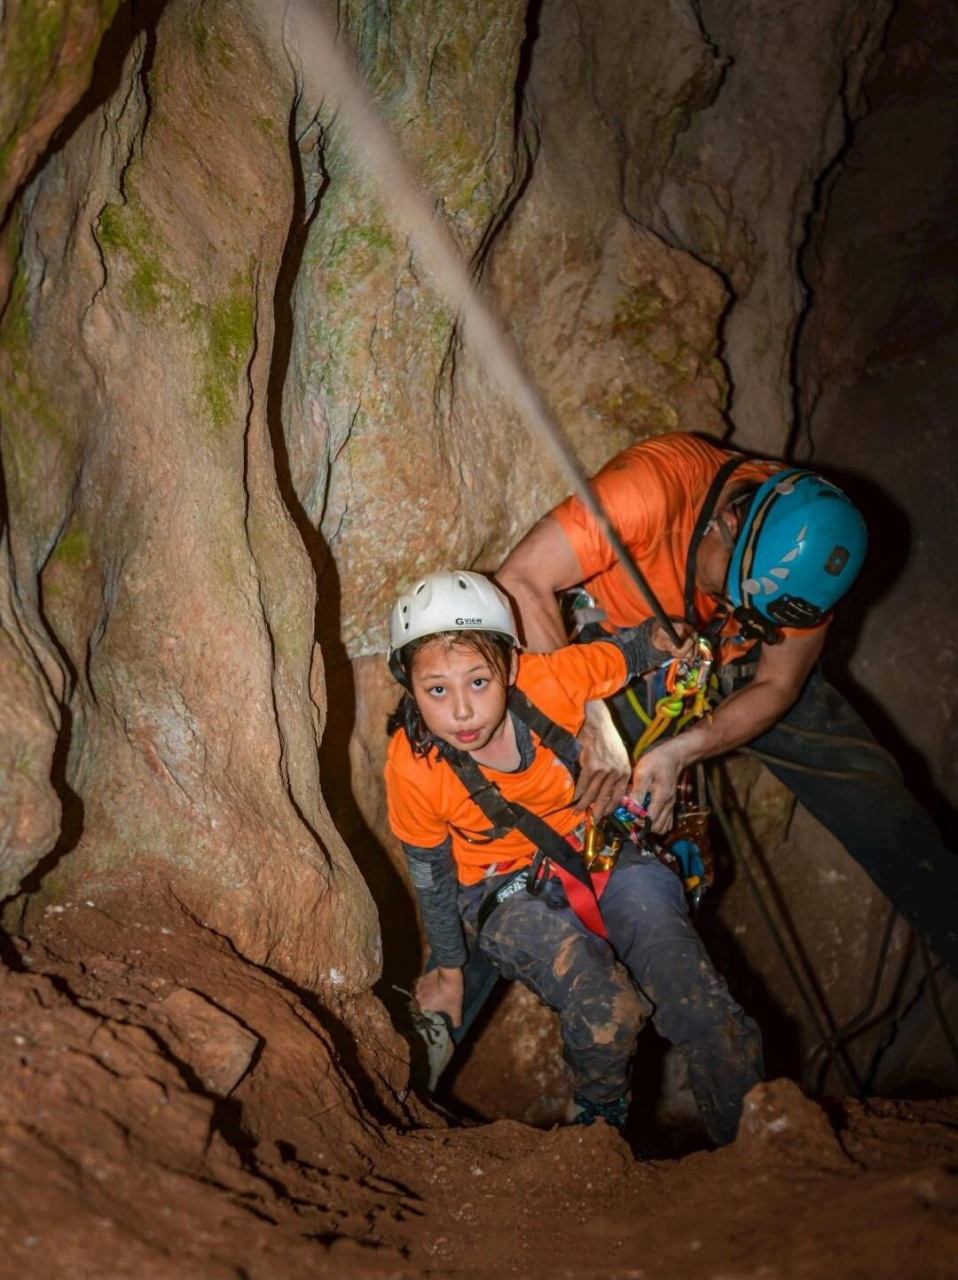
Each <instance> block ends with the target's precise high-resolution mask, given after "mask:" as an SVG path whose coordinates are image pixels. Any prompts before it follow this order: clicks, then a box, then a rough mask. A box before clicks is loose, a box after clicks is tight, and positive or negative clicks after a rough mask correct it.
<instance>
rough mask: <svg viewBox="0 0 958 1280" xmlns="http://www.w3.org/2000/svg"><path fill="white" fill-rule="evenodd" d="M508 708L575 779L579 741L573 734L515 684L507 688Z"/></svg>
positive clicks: (577, 766) (577, 767)
mask: <svg viewBox="0 0 958 1280" xmlns="http://www.w3.org/2000/svg"><path fill="white" fill-rule="evenodd" d="M509 710H510V711H513V712H515V714H516V715H517V716H518V717H519V719H520V720H521V721H522V723H523V724H524V725H525V726H526V728H528V729H531V730H532V732H533V733H534V734H536V735H537V736H538V738H539V741H540V742H541V743H542V745H543V746H544V747H548V748H549V750H550V751H551V752H552V753H553V755H556V756H558V757H559V759H560V760H561V761H562V763H563V764H564V765H565V767H566V768H567V769H568V770H569V772H570V773H571V774H572V777H573V779H575V777H576V774H577V773H578V769H579V751H580V747H579V743H578V740H577V739H576V738H575V736H574V735H573V734H571V733H569V731H568V730H567V729H563V728H562V726H561V725H558V724H556V722H555V721H554V720H550V719H549V717H548V716H547V715H546V713H545V712H544V711H540V710H539V708H538V707H537V706H536V705H535V703H534V702H532V701H530V699H529V698H528V697H527V696H526V695H525V694H524V693H523V692H522V690H521V689H519V688H517V687H516V686H515V685H513V687H512V688H511V689H510V690H509Z"/></svg>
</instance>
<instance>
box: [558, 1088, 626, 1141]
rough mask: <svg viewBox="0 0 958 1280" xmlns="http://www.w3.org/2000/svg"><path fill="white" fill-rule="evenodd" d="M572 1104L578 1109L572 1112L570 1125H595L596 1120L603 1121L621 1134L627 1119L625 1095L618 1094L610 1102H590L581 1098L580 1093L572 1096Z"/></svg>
mask: <svg viewBox="0 0 958 1280" xmlns="http://www.w3.org/2000/svg"><path fill="white" fill-rule="evenodd" d="M572 1103H573V1106H574V1107H577V1108H578V1110H576V1111H574V1112H573V1115H572V1124H595V1122H596V1120H604V1121H605V1122H606V1124H607V1125H610V1126H611V1127H612V1128H613V1129H617V1130H618V1131H619V1133H621V1132H622V1130H623V1129H624V1128H625V1122H626V1120H628V1118H629V1095H628V1094H627V1093H623V1094H620V1095H619V1097H618V1098H613V1099H612V1101H611V1102H592V1101H591V1099H589V1098H583V1096H582V1094H581V1093H577V1094H575V1095H574V1096H573V1099H572Z"/></svg>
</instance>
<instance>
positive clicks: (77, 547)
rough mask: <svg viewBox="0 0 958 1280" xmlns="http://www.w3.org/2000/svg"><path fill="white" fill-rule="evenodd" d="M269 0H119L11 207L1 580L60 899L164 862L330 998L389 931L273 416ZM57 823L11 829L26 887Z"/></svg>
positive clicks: (357, 987)
mask: <svg viewBox="0 0 958 1280" xmlns="http://www.w3.org/2000/svg"><path fill="white" fill-rule="evenodd" d="M263 12H264V11H262V10H261V9H260V8H259V7H257V6H254V5H246V6H243V5H240V6H237V5H225V4H224V5H217V4H192V3H183V4H176V3H173V4H169V5H167V6H152V7H150V6H146V7H140V6H137V7H128V8H126V9H124V10H123V12H122V13H121V15H120V16H119V17H118V18H117V20H116V22H115V23H114V25H113V27H112V28H111V29H110V32H109V35H108V38H107V40H106V41H105V42H104V44H103V46H102V48H101V49H100V54H99V60H98V62H97V64H96V67H95V69H94V72H93V82H94V88H93V91H92V93H93V97H92V99H91V100H90V101H89V109H88V110H85V111H83V112H82V113H77V115H76V116H75V117H73V118H71V119H70V121H69V122H68V124H67V126H65V127H64V129H63V131H62V133H61V135H60V136H59V137H58V140H57V145H56V146H55V147H54V149H53V150H52V152H51V153H50V154H49V155H48V156H47V158H46V160H45V162H44V164H43V165H42V167H41V168H40V170H39V171H38V173H37V175H36V176H35V177H34V179H33V181H32V182H31V183H30V185H29V186H28V187H27V188H26V189H25V190H24V191H23V193H22V196H21V199H20V201H19V202H18V205H17V207H16V208H15V210H14V211H13V214H12V216H11V217H10V218H9V220H8V223H7V228H6V234H7V240H6V246H7V252H8V254H9V256H10V258H11V260H12V261H13V262H14V263H15V272H14V276H13V283H12V287H11V293H10V301H9V303H8V305H7V307H6V309H5V312H4V315H3V329H2V342H3V359H4V373H5V377H4V388H3V399H2V408H0V413H2V421H3V428H2V430H3V437H2V447H3V467H4V479H5V488H6V504H7V511H8V517H9V518H8V521H7V522H6V528H5V538H6V547H7V548H8V555H7V559H6V586H7V593H8V594H7V600H8V602H9V603H8V608H9V610H10V614H11V615H12V616H13V617H14V618H15V619H16V622H17V624H18V626H17V631H16V632H15V633H14V634H16V635H18V636H19V638H20V649H19V656H20V660H21V662H22V663H23V665H24V667H25V668H26V671H27V672H28V673H29V675H31V676H32V678H33V680H34V683H35V685H36V686H38V687H40V688H44V687H45V689H46V690H47V691H48V697H47V705H46V710H47V723H46V729H47V732H46V758H44V753H43V751H42V749H41V747H40V741H37V742H36V744H35V746H36V750H35V754H34V755H33V756H32V757H30V756H29V755H25V754H24V753H23V752H21V753H20V754H19V755H15V757H14V766H13V767H14V768H15V769H19V772H20V774H21V775H23V774H24V773H29V771H30V769H31V768H32V769H34V770H35V771H36V774H37V775H38V776H42V771H43V770H44V768H45V767H48V766H47V761H48V760H49V753H50V750H51V747H53V750H55V751H56V752H58V753H59V757H58V765H59V768H60V770H61V777H60V779H59V782H60V795H61V798H62V799H64V802H65V805H66V807H67V809H68V810H69V812H68V813H67V814H66V817H65V821H64V823H63V827H62V835H61V844H60V848H59V849H58V850H56V852H55V857H54V859H53V860H52V861H54V862H55V865H51V866H50V867H49V869H48V871H47V874H46V876H45V877H44V880H43V887H42V891H41V898H42V899H43V900H62V899H64V898H66V897H69V896H71V895H76V894H80V893H83V894H89V895H90V896H95V895H96V893H97V892H100V891H102V892H103V893H105V894H108V895H110V896H115V895H120V896H122V895H123V893H125V892H128V891H129V886H130V885H131V884H132V883H135V878H136V877H138V876H139V875H140V874H141V873H142V870H143V868H144V867H145V866H148V865H149V864H154V865H156V864H158V865H159V866H160V867H161V868H162V875H163V876H164V878H165V880H166V881H167V882H168V884H169V886H170V890H171V892H172V893H173V894H175V895H176V896H177V897H178V898H179V899H180V900H182V901H183V902H185V904H186V905H187V906H188V908H189V909H190V911H191V912H192V913H194V914H195V915H196V917H197V918H199V919H201V920H202V921H203V922H204V923H206V924H208V925H209V926H210V927H212V928H214V929H216V930H217V931H218V932H222V933H224V934H226V935H227V936H228V937H230V938H231V939H232V940H233V942H234V944H235V945H236V946H237V947H238V948H239V949H240V950H241V951H243V952H244V953H245V954H247V955H248V956H249V957H250V958H252V959H254V960H256V961H257V962H259V963H263V964H267V965H269V966H271V967H274V968H276V969H278V970H280V971H282V972H284V973H286V974H287V975H288V976H289V977H291V978H294V979H295V980H296V981H298V982H300V983H301V984H303V985H304V986H307V987H310V988H313V989H325V990H326V991H328V992H329V993H330V995H331V996H337V995H344V994H348V993H349V992H359V991H363V990H364V989H365V988H366V987H367V986H368V984H369V982H370V981H371V980H372V978H373V976H374V975H375V973H376V971H377V967H378V963H379V958H378V955H377V947H378V942H377V939H378V933H377V921H376V913H375V909H374V907H373V905H372V902H371V899H370V898H369V896H368V893H367V892H366V890H365V886H364V884H363V882H362V881H361V879H360V877H359V876H358V874H357V872H356V870H355V867H354V864H353V863H352V860H351V859H350V858H349V855H348V853H347V851H346V849H345V846H344V845H343V843H342V841H341V839H340V838H339V836H338V834H337V832H336V831H335V828H334V827H333V825H332V823H331V822H330V820H329V817H328V815H327V812H326V808H325V805H324V802H323V798H322V794H321V791H320V785H319V773H318V768H317V755H316V753H317V744H318V740H319V734H320V718H321V713H322V709H323V706H324V699H323V695H322V685H323V674H322V662H321V657H320V654H319V651H318V648H317V647H316V645H315V637H314V632H313V616H314V598H315V596H314V585H313V573H312V569H311V566H310V562H309V557H308V554H307V552H306V549H305V547H304V544H303V541H302V539H301V537H300V536H299V534H298V533H297V531H296V529H295V526H294V524H293V521H292V519H291V516H290V514H289V512H288V510H287V509H286V507H285V505H284V502H283V500H282V497H281V494H280V491H279V486H278V482H277V465H276V459H275V455H274V448H273V444H272V441H271V436H270V426H269V421H268V414H269V410H268V405H267V388H268V379H269V370H270V360H271V351H272V343H273V332H274V313H273V308H274V295H275V291H276V280H277V275H278V271H279V268H280V264H281V259H282V253H283V248H284V244H285V240H286V235H287V230H288V224H289V220H290V218H291V215H292V206H293V184H292V179H291V172H290V155H289V147H288V144H287V124H288V121H289V118H290V114H291V112H292V110H293V103H294V100H295V94H296V83H295V75H294V70H293V66H292V63H291V61H290V57H289V56H288V54H287V53H286V50H285V47H284V44H283V38H282V35H283V33H282V29H281V27H280V26H279V25H278V24H276V23H274V22H272V20H271V21H270V22H269V23H268V24H267V23H265V22H264V19H263V16H262V14H263ZM277 12H278V11H277ZM238 104H239V105H238ZM21 669H22V668H21ZM27 678H28V676H27V675H24V676H23V679H27ZM50 703H55V704H56V711H55V712H51V711H50V707H49V704H50ZM57 720H58V721H59V724H58V725H56V728H55V722H56V721H57ZM54 732H57V733H58V737H57V740H56V744H55V746H53V744H52V742H51V740H52V738H53V736H54ZM41 741H42V740H41ZM13 745H14V751H16V747H17V744H16V743H15V742H14V744H13ZM7 749H8V747H7V744H6V743H5V751H6V750H7ZM18 785H19V784H18ZM48 821H49V822H50V823H51V825H52V818H49V819H48ZM50 843H52V842H48V845H47V849H44V848H43V847H42V845H41V844H40V842H39V841H38V840H37V839H36V838H34V839H32V840H31V841H29V842H27V843H26V844H25V845H21V846H19V847H17V846H16V845H13V846H12V847H9V846H8V859H9V865H10V868H11V878H10V881H9V882H8V883H7V885H6V889H7V892H9V891H10V890H12V889H13V888H15V887H16V883H17V880H18V879H19V878H20V877H21V876H22V875H23V874H24V873H25V872H27V871H29V870H30V867H31V866H32V864H33V863H35V862H36V858H37V855H38V854H40V853H46V852H47V851H48V849H49V844H50ZM292 885H294V886H295V892H293V893H291V892H290V886H292Z"/></svg>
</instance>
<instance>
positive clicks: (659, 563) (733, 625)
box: [552, 432, 828, 663]
mask: <svg viewBox="0 0 958 1280" xmlns="http://www.w3.org/2000/svg"><path fill="white" fill-rule="evenodd" d="M730 457H732V454H731V453H729V452H727V451H726V450H725V449H719V448H718V447H717V446H716V445H714V444H710V443H709V442H708V441H706V440H701V439H699V438H698V437H697V436H690V435H684V434H682V433H679V432H676V433H674V434H670V435H664V436H656V437H654V438H653V439H650V440H643V441H641V442H640V443H639V444H634V445H632V446H631V447H630V448H628V449H624V450H623V451H622V452H621V453H619V454H616V456H615V457H614V458H612V459H611V460H610V461H609V462H607V463H606V465H605V466H604V467H603V468H602V470H601V471H600V472H599V473H598V474H597V475H596V476H594V477H593V479H592V481H591V485H592V488H593V489H594V490H595V493H596V496H597V497H598V499H599V501H600V502H601V504H602V507H603V509H604V511H605V512H606V514H607V515H608V517H609V519H610V520H611V522H612V526H613V528H614V529H615V530H616V532H617V533H618V535H619V537H620V538H621V540H622V542H623V543H624V544H625V546H626V547H627V548H628V550H629V552H630V553H631V555H632V558H633V559H634V560H635V562H636V564H637V565H638V566H639V568H640V569H641V571H642V573H643V575H644V577H645V579H646V581H647V582H648V584H649V586H650V587H651V588H652V590H653V592H654V593H655V595H656V597H657V598H658V600H659V601H660V602H661V604H662V607H663V609H664V610H665V612H666V613H667V614H668V615H669V616H670V617H672V618H682V617H684V616H685V562H686V559H687V557H688V553H689V543H690V542H691V539H692V533H693V531H694V529H695V523H696V521H697V520H698V516H699V512H700V511H701V509H702V504H703V502H704V501H705V497H706V494H707V493H708V490H709V485H710V484H711V483H712V481H713V480H714V479H715V476H716V474H717V473H718V470H719V468H720V467H721V466H722V464H723V463H724V462H725V461H726V460H727V459H728V458H730ZM781 469H782V464H781V463H777V462H762V461H749V462H744V463H743V464H742V465H741V466H740V467H739V468H738V469H737V470H736V471H735V472H734V473H733V476H732V477H731V478H732V480H755V481H758V482H759V483H762V482H763V481H765V480H767V479H768V477H769V476H770V475H773V474H774V473H775V472H776V471H780V470H781ZM552 515H553V517H554V518H555V519H556V520H557V521H558V523H559V527H560V528H561V529H562V531H563V532H564V533H565V535H566V537H567V538H568V539H569V541H570V542H571V544H572V548H573V550H574V551H575V553H576V556H577V557H578V560H579V564H580V566H581V568H582V575H583V578H582V580H583V583H584V585H585V586H586V587H587V588H588V590H589V592H590V593H591V594H592V595H593V596H594V597H595V599H596V600H597V601H598V603H599V604H600V605H601V607H602V608H603V609H604V610H605V613H606V617H607V618H608V620H609V622H610V623H612V625H613V626H615V627H636V626H638V625H639V623H641V622H644V621H645V619H646V618H649V617H651V616H652V610H651V609H650V607H649V605H648V604H647V603H646V601H645V599H644V598H643V597H642V596H641V594H640V593H639V591H638V588H637V587H635V586H634V585H633V583H632V580H631V578H630V577H629V576H628V574H627V573H626V572H625V570H624V569H623V568H622V567H621V566H620V565H619V562H618V560H617V558H616V555H615V552H614V551H613V550H612V548H611V547H610V546H609V544H608V542H606V540H605V538H604V537H603V535H602V532H601V530H600V529H599V526H598V525H597V524H596V522H595V520H594V519H593V517H592V516H591V515H590V514H589V512H588V511H586V509H585V508H584V507H583V505H582V503H581V502H580V501H579V499H578V498H576V497H574V496H573V497H570V498H566V500H565V502H562V503H560V504H559V506H557V507H556V508H554V510H553V511H552ZM694 606H695V617H696V622H697V624H698V626H699V628H703V629H704V628H705V627H707V626H708V624H709V623H710V622H711V621H712V619H713V618H714V617H715V614H716V612H717V610H718V608H719V604H718V601H716V600H714V599H712V597H711V596H708V595H706V594H705V593H704V592H703V591H700V590H699V589H698V588H696V589H695V595H694ZM827 625H828V623H827V622H824V623H822V624H821V626H822V627H825V626H827ZM779 629H780V631H781V632H782V634H783V635H785V636H790V635H799V634H801V635H807V634H808V633H809V631H813V630H817V629H818V628H809V629H808V630H807V631H801V632H799V631H797V630H796V629H795V628H789V627H781V628H779ZM739 632H740V628H739V625H738V623H737V622H735V620H734V619H733V618H731V617H729V618H727V619H726V621H725V622H724V623H723V624H722V626H721V627H720V629H719V637H720V640H719V643H718V645H717V646H716V661H717V662H719V663H726V662H730V661H731V660H732V659H733V658H735V657H738V656H739V655H741V654H743V653H746V652H747V651H748V650H749V649H750V648H751V647H752V646H753V644H754V643H755V641H754V640H744V639H743V638H742V637H741V635H740V634H739Z"/></svg>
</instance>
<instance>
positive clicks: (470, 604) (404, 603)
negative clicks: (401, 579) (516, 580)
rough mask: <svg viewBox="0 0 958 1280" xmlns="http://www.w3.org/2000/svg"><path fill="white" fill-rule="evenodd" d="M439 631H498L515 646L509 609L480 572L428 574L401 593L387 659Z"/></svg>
mask: <svg viewBox="0 0 958 1280" xmlns="http://www.w3.org/2000/svg"><path fill="white" fill-rule="evenodd" d="M440 631H497V632H498V633H499V634H500V635H504V636H508V638H509V639H510V640H511V641H512V643H513V644H514V645H516V646H518V644H519V637H518V636H517V635H516V622H515V618H513V616H512V606H511V605H510V604H509V601H508V600H507V599H506V597H505V596H504V595H503V594H502V592H501V591H500V590H499V588H498V587H497V586H496V585H495V584H494V583H492V582H490V581H489V579H488V578H484V577H483V576H482V574H481V573H469V572H468V571H467V570H466V569H453V570H451V571H449V572H441V573H430V574H427V575H426V577H425V578H420V580H419V581H418V582H417V583H416V585H415V586H414V587H412V588H410V590H409V591H404V592H403V594H402V595H401V596H400V597H399V599H398V600H397V601H396V603H395V604H394V605H393V610H392V613H391V614H390V617H389V657H390V665H392V659H393V657H394V655H395V654H396V653H397V651H398V650H399V649H401V648H402V647H403V646H404V645H407V644H410V643H411V642H412V641H413V640H419V639H421V638H422V637H423V636H433V635H436V634H438V633H439V632H440Z"/></svg>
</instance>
